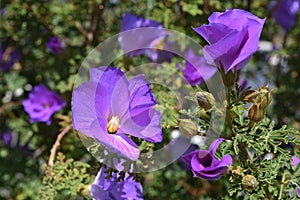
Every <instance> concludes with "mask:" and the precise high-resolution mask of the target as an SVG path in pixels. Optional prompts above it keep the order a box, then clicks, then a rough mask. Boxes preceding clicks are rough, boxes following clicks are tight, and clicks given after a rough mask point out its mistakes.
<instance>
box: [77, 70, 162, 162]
mask: <svg viewBox="0 0 300 200" xmlns="http://www.w3.org/2000/svg"><path fill="white" fill-rule="evenodd" d="M155 104H156V100H155V97H154V96H153V94H152V91H151V89H150V83H149V82H148V81H147V80H146V78H145V76H144V75H137V76H135V77H133V78H132V79H131V80H130V81H128V79H127V77H126V75H125V74H124V73H123V72H122V71H121V70H120V69H118V68H116V67H111V66H109V67H99V68H92V69H90V81H89V82H86V83H83V84H82V85H80V86H79V87H78V88H76V89H75V90H74V92H73V98H72V111H73V125H74V128H75V129H76V130H78V131H80V132H82V133H83V134H85V135H87V136H89V137H91V138H94V139H95V140H96V141H97V142H99V143H101V144H102V145H104V146H105V147H107V148H108V149H109V150H111V151H113V152H115V153H118V154H119V155H121V156H125V157H126V158H129V159H131V160H136V159H138V157H139V149H138V146H137V145H136V144H135V143H134V142H133V141H132V139H130V138H129V137H128V136H127V135H131V136H134V137H138V138H141V139H145V140H148V141H150V142H160V141H161V140H162V130H161V126H160V119H161V114H160V112H158V111H157V110H155V109H154V108H153V107H154V105H155ZM126 134H127V135H126Z"/></svg>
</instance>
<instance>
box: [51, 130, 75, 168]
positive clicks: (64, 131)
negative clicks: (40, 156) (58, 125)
mask: <svg viewBox="0 0 300 200" xmlns="http://www.w3.org/2000/svg"><path fill="white" fill-rule="evenodd" d="M71 129H72V125H69V126H67V127H65V128H64V129H63V130H62V132H61V133H60V134H58V136H57V138H56V141H55V143H54V144H53V146H52V148H51V151H50V156H49V160H48V165H49V166H50V167H52V166H53V164H54V158H55V154H56V150H57V148H58V147H59V145H60V141H61V139H62V138H63V137H64V135H65V134H66V133H67V132H69V131H70V130H71Z"/></svg>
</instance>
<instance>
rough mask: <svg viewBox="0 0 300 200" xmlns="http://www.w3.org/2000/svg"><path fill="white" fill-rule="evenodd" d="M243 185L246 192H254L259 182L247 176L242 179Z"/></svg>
mask: <svg viewBox="0 0 300 200" xmlns="http://www.w3.org/2000/svg"><path fill="white" fill-rule="evenodd" d="M242 185H243V187H244V188H245V189H246V190H254V189H255V188H256V187H257V186H258V182H257V180H256V178H255V177H254V176H252V175H246V176H244V177H243V179H242Z"/></svg>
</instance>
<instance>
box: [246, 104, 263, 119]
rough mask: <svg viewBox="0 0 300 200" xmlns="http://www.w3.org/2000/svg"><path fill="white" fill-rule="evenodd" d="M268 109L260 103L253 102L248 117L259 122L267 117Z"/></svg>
mask: <svg viewBox="0 0 300 200" xmlns="http://www.w3.org/2000/svg"><path fill="white" fill-rule="evenodd" d="M265 113H266V110H265V108H264V107H262V106H261V105H260V104H257V103H253V104H252V106H251V107H250V108H249V110H248V118H249V119H250V120H251V121H253V122H259V121H261V120H262V119H263V118H264V117H265Z"/></svg>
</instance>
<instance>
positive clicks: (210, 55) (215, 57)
mask: <svg viewBox="0 0 300 200" xmlns="http://www.w3.org/2000/svg"><path fill="white" fill-rule="evenodd" d="M248 37H249V35H248V32H247V27H244V28H243V29H242V30H241V31H234V32H232V33H230V34H229V35H227V36H226V37H224V38H223V39H221V40H219V41H218V42H216V43H214V44H212V45H210V46H206V47H205V48H204V57H205V58H206V60H207V62H208V63H209V64H213V63H215V64H216V65H218V66H220V65H221V66H223V67H224V70H225V72H226V73H227V72H228V71H229V70H231V69H232V68H233V67H234V66H235V65H236V64H238V63H236V62H235V60H236V59H237V58H238V56H239V53H240V51H241V49H242V47H243V46H244V44H245V42H246V41H247V39H248ZM224 46H226V49H227V50H226V51H224ZM240 60H242V58H240V59H239V61H240ZM234 62H235V63H234ZM234 64H235V65H234Z"/></svg>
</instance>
